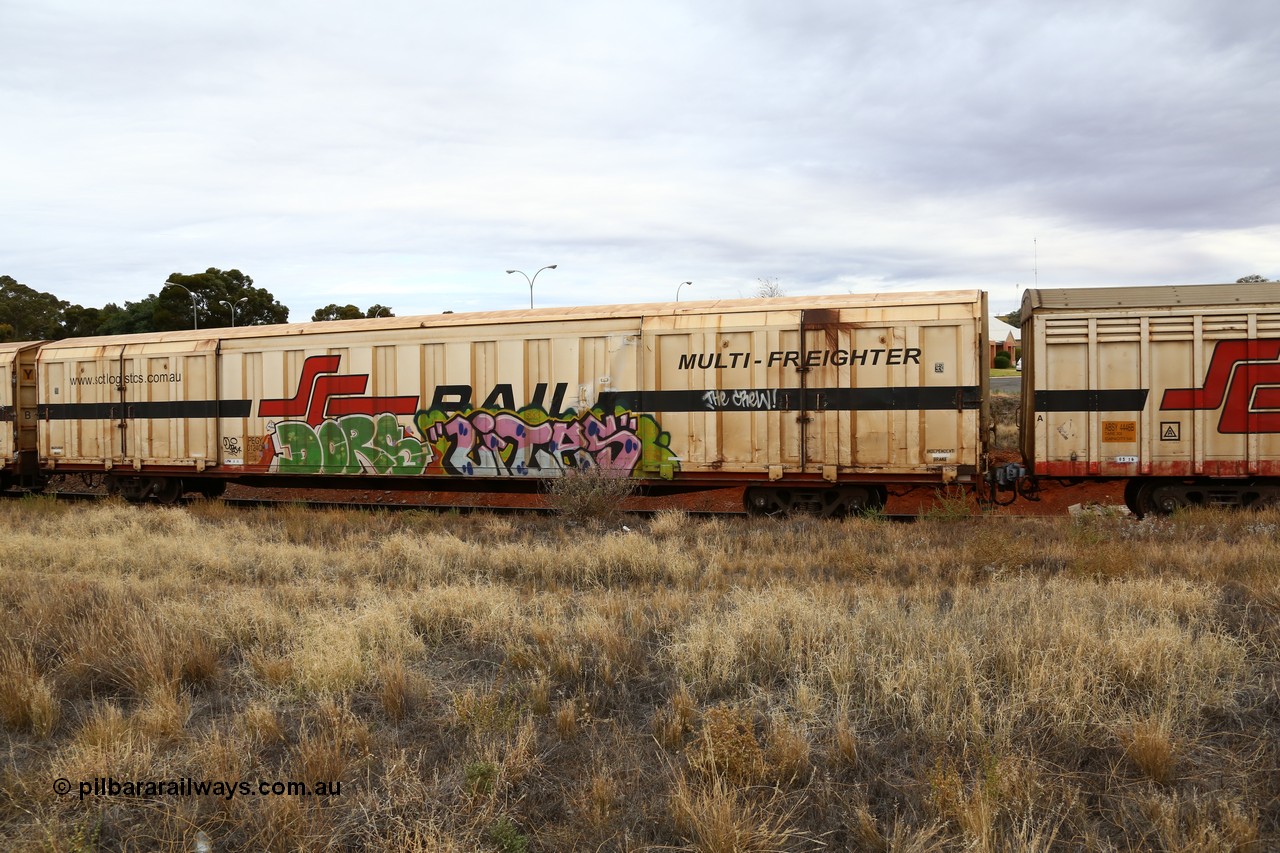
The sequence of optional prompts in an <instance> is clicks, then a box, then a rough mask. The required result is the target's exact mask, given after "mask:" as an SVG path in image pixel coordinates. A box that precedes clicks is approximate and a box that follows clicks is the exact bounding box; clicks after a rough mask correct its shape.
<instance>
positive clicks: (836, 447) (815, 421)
mask: <svg viewBox="0 0 1280 853" xmlns="http://www.w3.org/2000/svg"><path fill="white" fill-rule="evenodd" d="M839 313H840V312H839V311H837V310H835V309H830V308H818V309H809V310H807V311H803V312H801V321H800V322H801V332H800V340H801V342H802V345H801V347H800V353H799V358H798V360H797V364H796V373H797V379H798V382H797V384H798V385H799V386H800V388H801V393H800V411H799V413H798V414H797V416H796V424H797V432H798V436H799V441H800V455H801V462H802V464H803V470H805V471H806V472H812V473H821V474H823V475H824V476H825V478H826V479H828V480H832V481H834V480H835V479H836V471H837V468H838V467H839V466H848V465H850V464H852V461H853V460H852V452H851V449H852V448H851V439H852V436H853V428H852V425H851V424H852V418H853V414H852V412H851V411H850V405H849V400H848V395H847V394H846V393H844V389H847V388H848V387H849V384H850V383H849V366H848V364H840V363H839V362H840V361H841V359H839V358H833V356H834V355H836V354H837V353H841V352H848V350H849V347H850V343H849V342H850V337H851V335H850V327H848V326H844V327H842V326H841V325H840V316H839Z"/></svg>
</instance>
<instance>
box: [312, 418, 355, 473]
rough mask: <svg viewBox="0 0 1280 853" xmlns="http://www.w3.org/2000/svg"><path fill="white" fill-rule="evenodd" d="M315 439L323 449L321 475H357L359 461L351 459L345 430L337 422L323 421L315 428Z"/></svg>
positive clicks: (351, 455)
mask: <svg viewBox="0 0 1280 853" xmlns="http://www.w3.org/2000/svg"><path fill="white" fill-rule="evenodd" d="M316 437H317V438H318V439H319V440H320V446H321V447H322V448H323V449H324V464H323V465H322V466H321V468H320V472H321V473H322V474H359V473H360V461H359V460H358V459H355V458H354V457H353V454H352V453H351V445H350V443H349V442H348V441H347V433H346V430H344V429H343V428H342V426H341V425H339V424H338V422H337V421H325V422H324V423H322V424H320V426H319V427H317V428H316Z"/></svg>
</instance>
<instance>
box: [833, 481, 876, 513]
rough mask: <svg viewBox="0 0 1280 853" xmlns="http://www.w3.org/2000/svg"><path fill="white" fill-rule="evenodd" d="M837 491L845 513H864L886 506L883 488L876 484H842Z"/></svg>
mask: <svg viewBox="0 0 1280 853" xmlns="http://www.w3.org/2000/svg"><path fill="white" fill-rule="evenodd" d="M836 491H837V492H839V494H840V504H841V506H842V507H843V511H844V512H843V514H845V515H862V514H864V513H867V512H874V511H875V510H878V509H880V508H881V507H883V506H884V494H883V490H882V489H880V488H878V487H876V486H842V487H840V488H839V489H836Z"/></svg>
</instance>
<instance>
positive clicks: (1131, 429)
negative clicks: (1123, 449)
mask: <svg viewBox="0 0 1280 853" xmlns="http://www.w3.org/2000/svg"><path fill="white" fill-rule="evenodd" d="M1102 440H1103V441H1116V442H1120V441H1137V440H1138V422H1137V421H1103V422H1102Z"/></svg>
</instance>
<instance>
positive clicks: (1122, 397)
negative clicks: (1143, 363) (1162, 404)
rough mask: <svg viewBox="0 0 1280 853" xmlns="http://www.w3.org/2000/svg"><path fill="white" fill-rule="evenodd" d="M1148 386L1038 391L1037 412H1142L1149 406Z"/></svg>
mask: <svg viewBox="0 0 1280 853" xmlns="http://www.w3.org/2000/svg"><path fill="white" fill-rule="evenodd" d="M1150 393H1151V391H1150V390H1149V389H1147V388H1118V389H1113V390H1110V391H1097V390H1094V391H1037V392H1036V397H1035V400H1036V411H1037V412H1140V411H1142V410H1143V409H1145V408H1146V407H1147V395H1148V394H1150Z"/></svg>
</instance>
